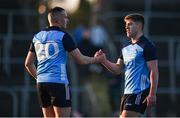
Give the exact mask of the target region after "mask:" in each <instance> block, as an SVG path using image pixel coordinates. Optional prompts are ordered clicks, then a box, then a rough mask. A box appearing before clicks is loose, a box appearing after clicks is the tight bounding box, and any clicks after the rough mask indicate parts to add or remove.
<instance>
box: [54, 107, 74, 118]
mask: <svg viewBox="0 0 180 118" xmlns="http://www.w3.org/2000/svg"><path fill="white" fill-rule="evenodd" d="M53 108H54V112H55V116H56V118H59V117H70V115H71V107H56V106H54V107H53Z"/></svg>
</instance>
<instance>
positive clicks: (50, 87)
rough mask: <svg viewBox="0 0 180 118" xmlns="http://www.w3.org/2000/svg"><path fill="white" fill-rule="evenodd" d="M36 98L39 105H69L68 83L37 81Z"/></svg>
mask: <svg viewBox="0 0 180 118" xmlns="http://www.w3.org/2000/svg"><path fill="white" fill-rule="evenodd" d="M37 93H38V99H39V103H40V106H41V107H45V108H46V107H48V106H51V105H53V106H57V107H71V95H70V89H69V85H65V84H60V83H37Z"/></svg>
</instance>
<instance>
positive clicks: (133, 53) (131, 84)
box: [120, 36, 157, 94]
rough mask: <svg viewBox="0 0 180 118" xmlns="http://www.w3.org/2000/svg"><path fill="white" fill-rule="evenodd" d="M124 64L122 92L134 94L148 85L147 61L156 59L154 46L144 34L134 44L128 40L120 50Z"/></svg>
mask: <svg viewBox="0 0 180 118" xmlns="http://www.w3.org/2000/svg"><path fill="white" fill-rule="evenodd" d="M121 53H122V55H121V56H120V58H121V59H122V60H123V62H124V65H125V89H124V94H136V93H139V92H141V91H143V90H145V89H146V88H148V87H149V86H150V80H149V70H148V67H147V63H146V62H148V61H151V60H156V59H157V55H156V48H155V46H154V44H153V43H152V42H151V41H150V40H148V39H147V38H146V37H145V36H141V37H140V39H139V41H137V42H136V43H135V44H132V43H131V42H128V43H127V44H125V45H124V46H123V48H122V50H121Z"/></svg>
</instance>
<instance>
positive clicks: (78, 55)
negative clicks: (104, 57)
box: [70, 48, 98, 64]
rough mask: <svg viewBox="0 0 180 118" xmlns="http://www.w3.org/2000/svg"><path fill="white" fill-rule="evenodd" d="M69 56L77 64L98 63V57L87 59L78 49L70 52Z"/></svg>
mask: <svg viewBox="0 0 180 118" xmlns="http://www.w3.org/2000/svg"><path fill="white" fill-rule="evenodd" d="M70 55H71V56H72V57H73V58H74V59H75V60H76V62H77V63H79V64H92V63H96V62H98V57H96V58H94V57H88V56H85V55H83V54H82V53H81V52H80V51H79V49H78V48H76V49H75V50H73V51H71V52H70Z"/></svg>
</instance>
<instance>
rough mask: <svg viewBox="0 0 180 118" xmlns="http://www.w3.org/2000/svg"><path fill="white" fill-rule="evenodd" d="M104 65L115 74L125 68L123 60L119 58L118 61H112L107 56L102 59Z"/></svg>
mask: <svg viewBox="0 0 180 118" xmlns="http://www.w3.org/2000/svg"><path fill="white" fill-rule="evenodd" d="M102 65H103V66H104V67H106V68H107V69H108V70H109V71H110V72H112V73H114V74H120V73H121V72H122V68H123V61H122V60H121V59H120V58H118V60H117V62H116V63H112V62H110V61H109V60H107V59H106V58H105V59H104V60H103V61H102Z"/></svg>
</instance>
